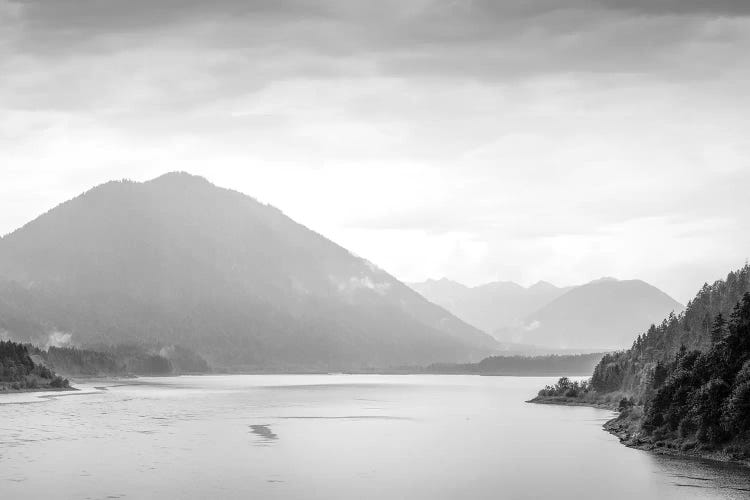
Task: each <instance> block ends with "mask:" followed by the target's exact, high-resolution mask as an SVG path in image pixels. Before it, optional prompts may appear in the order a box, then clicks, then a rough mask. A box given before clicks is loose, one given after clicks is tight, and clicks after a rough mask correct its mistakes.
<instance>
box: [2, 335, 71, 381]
mask: <svg viewBox="0 0 750 500" xmlns="http://www.w3.org/2000/svg"><path fill="white" fill-rule="evenodd" d="M68 386H69V384H68V381H67V380H65V379H63V378H61V377H59V376H57V375H55V373H54V372H53V371H52V370H50V369H49V368H48V367H47V366H46V365H44V364H43V363H41V362H39V360H37V361H35V360H34V359H33V358H32V354H31V353H30V352H29V346H27V345H24V344H19V343H16V342H11V341H0V391H5V390H23V389H45V388H53V389H62V388H66V387H68Z"/></svg>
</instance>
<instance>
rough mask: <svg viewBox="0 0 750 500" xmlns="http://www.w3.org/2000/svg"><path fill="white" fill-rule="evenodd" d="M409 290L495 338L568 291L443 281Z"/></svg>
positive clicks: (544, 286)
mask: <svg viewBox="0 0 750 500" xmlns="http://www.w3.org/2000/svg"><path fill="white" fill-rule="evenodd" d="M409 286H411V287H412V288H413V289H414V290H416V291H417V292H419V293H420V294H422V296H424V297H425V298H426V299H427V300H429V301H431V302H434V303H436V304H438V305H441V306H443V307H444V308H446V309H447V310H449V311H450V312H452V313H453V314H455V315H456V316H458V317H459V318H461V319H463V320H464V321H466V322H468V323H470V324H472V325H474V326H477V327H479V328H481V329H482V330H484V331H486V332H490V333H492V334H494V335H495V336H496V337H498V338H501V337H503V336H504V333H506V332H511V331H513V330H514V329H517V328H518V327H519V326H520V325H521V323H522V320H523V319H524V318H525V317H526V316H527V315H528V314H530V313H532V312H533V311H535V310H537V309H539V308H540V307H542V306H544V305H545V304H547V303H549V302H551V301H552V300H554V299H556V298H557V297H559V296H560V295H562V294H564V293H565V292H567V291H568V290H569V289H570V288H558V287H556V286H554V285H552V284H550V283H547V282H544V281H540V282H539V283H537V284H535V285H532V286H530V287H528V288H524V287H522V286H521V285H519V284H517V283H513V282H512V281H496V282H493V283H487V284H484V285H480V286H476V287H467V286H465V285H463V284H461V283H457V282H455V281H451V280H448V279H446V278H443V279H441V280H427V281H424V282H421V283H411V284H410V285H409ZM503 340H509V339H506V338H503Z"/></svg>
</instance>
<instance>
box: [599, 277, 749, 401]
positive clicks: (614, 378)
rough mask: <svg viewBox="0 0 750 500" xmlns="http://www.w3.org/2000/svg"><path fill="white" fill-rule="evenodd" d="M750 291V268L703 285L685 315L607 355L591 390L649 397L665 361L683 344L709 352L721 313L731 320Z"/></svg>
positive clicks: (653, 329) (649, 331) (664, 323)
mask: <svg viewBox="0 0 750 500" xmlns="http://www.w3.org/2000/svg"><path fill="white" fill-rule="evenodd" d="M748 291H750V266H748V265H745V266H744V267H743V268H742V269H739V270H738V271H734V272H731V273H729V275H728V276H727V278H726V280H720V281H716V282H715V283H713V284H712V285H708V284H705V285H703V287H702V288H701V290H700V291H699V292H698V294H697V295H696V297H695V298H694V299H693V300H691V301H690V302H689V303H688V305H687V307H686V308H685V310H684V311H683V312H682V313H680V314H678V315H674V314H670V315H669V317H667V318H666V319H664V320H663V321H662V322H661V323H660V324H659V325H651V327H650V328H649V329H648V330H647V331H646V332H645V333H643V334H641V335H638V336H637V337H636V339H635V341H634V342H633V345H632V347H631V348H630V349H628V350H626V351H621V352H617V353H614V354H607V355H605V356H604V357H603V358H602V360H601V361H600V362H599V364H598V365H597V367H596V369H595V370H594V373H593V376H592V379H591V383H592V387H593V388H594V390H596V391H597V392H600V393H607V392H612V391H622V392H626V393H628V394H631V395H633V396H634V397H635V398H636V399H642V398H644V397H645V398H648V397H650V396H651V395H652V393H653V389H654V381H655V380H656V381H657V382H658V381H661V380H662V379H663V377H664V363H666V362H668V361H670V360H671V359H672V358H673V357H674V356H675V354H677V353H678V351H680V349H681V348H682V346H685V348H686V349H687V350H689V351H691V350H699V351H706V350H708V349H710V348H711V346H712V341H711V336H712V333H711V330H712V327H713V322H714V319H715V318H716V316H718V315H722V317H724V318H728V317H729V316H730V314H731V313H732V311H733V310H734V308H735V306H736V305H737V303H738V302H739V301H740V300H741V299H742V297H743V295H744V294H745V292H748ZM657 385H658V384H657Z"/></svg>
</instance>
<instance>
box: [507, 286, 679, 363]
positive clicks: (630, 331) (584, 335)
mask: <svg viewBox="0 0 750 500" xmlns="http://www.w3.org/2000/svg"><path fill="white" fill-rule="evenodd" d="M682 309H683V306H682V305H681V304H680V303H678V302H677V301H675V300H674V299H672V298H671V297H670V296H669V295H667V294H666V293H664V292H662V291H661V290H659V289H658V288H656V287H654V286H652V285H649V284H648V283H645V282H643V281H641V280H616V279H614V278H604V279H600V280H596V281H592V282H590V283H587V284H585V285H581V286H578V287H575V288H573V289H571V290H569V291H568V292H567V293H565V294H563V295H561V296H560V297H558V298H557V299H555V300H553V301H552V302H550V303H549V304H547V305H546V306H544V307H542V308H541V309H539V310H538V311H536V312H534V313H532V314H530V315H529V316H527V317H526V318H525V320H524V327H523V330H524V332H525V333H524V334H523V337H522V341H523V342H524V343H526V344H534V345H541V346H546V347H558V348H567V349H579V348H587V349H601V350H610V349H617V348H623V347H626V346H628V345H630V344H631V343H632V341H633V335H634V332H638V331H642V330H643V329H644V328H647V327H648V325H650V324H652V323H656V322H659V321H661V319H662V318H664V317H665V316H666V315H668V314H669V313H670V312H672V311H674V312H675V313H678V312H680V311H681V310H682Z"/></svg>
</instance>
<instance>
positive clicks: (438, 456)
mask: <svg viewBox="0 0 750 500" xmlns="http://www.w3.org/2000/svg"><path fill="white" fill-rule="evenodd" d="M552 382H553V380H552V379H550V378H514V377H478V376H434V375H429V376H421V375H411V376H380V375H247V376H244V375H243V376H203V377H173V378H144V379H137V380H133V381H126V382H123V383H121V384H114V385H110V386H107V387H99V388H96V387H94V385H97V384H94V385H83V387H84V389H85V390H84V391H81V393H63V394H64V395H60V393H57V394H56V395H54V396H53V397H40V395H39V394H19V395H4V396H0V492H1V493H2V495H1V496H2V498H76V499H77V498H92V499H93V498H139V499H140V498H319V499H332V498H342V499H344V498H346V499H350V498H409V499H435V498H437V499H440V498H460V499H468V498H478V499H483V498H488V499H489V498H493V499H497V498H507V499H513V498H519V499H525V498H528V499H537V498H559V499H577V498H610V499H644V500H647V499H716V498H729V499H732V498H750V477H749V474H748V472H747V470H746V469H742V468H738V467H732V466H718V465H714V464H712V463H709V462H701V461H693V460H681V459H672V458H665V457H657V456H654V455H651V454H649V453H646V452H642V451H638V450H632V449H629V448H626V447H624V446H622V445H620V444H619V442H618V441H617V439H616V438H615V437H613V436H611V435H609V434H608V433H606V432H604V431H603V430H602V429H601V425H602V423H603V422H604V421H606V420H607V419H608V418H609V417H610V416H611V414H610V412H607V411H603V410H596V409H593V408H584V407H556V406H544V405H531V404H526V403H524V400H526V399H528V398H529V397H530V396H532V395H533V394H534V393H535V392H536V390H537V389H538V388H539V387H541V386H544V385H545V384H548V383H552ZM42 396H44V395H42Z"/></svg>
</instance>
